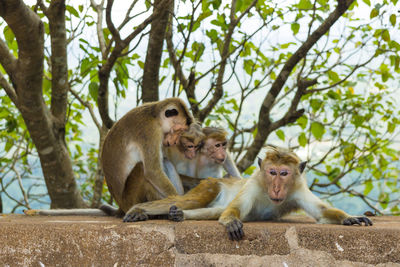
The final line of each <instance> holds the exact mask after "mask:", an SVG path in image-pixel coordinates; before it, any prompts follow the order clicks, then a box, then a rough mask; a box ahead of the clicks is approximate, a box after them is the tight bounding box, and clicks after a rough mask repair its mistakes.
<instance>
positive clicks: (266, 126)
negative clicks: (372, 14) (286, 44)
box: [238, 0, 354, 171]
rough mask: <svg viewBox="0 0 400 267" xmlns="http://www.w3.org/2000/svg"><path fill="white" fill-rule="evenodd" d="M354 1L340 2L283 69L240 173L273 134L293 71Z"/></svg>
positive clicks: (262, 111)
mask: <svg viewBox="0 0 400 267" xmlns="http://www.w3.org/2000/svg"><path fill="white" fill-rule="evenodd" d="M353 1H354V0H339V1H338V5H337V7H336V8H335V10H334V11H333V12H332V13H331V14H330V15H329V16H328V17H327V18H326V19H325V21H324V22H323V23H322V24H321V25H320V26H319V27H318V28H317V29H316V30H315V31H314V32H313V33H312V34H311V35H310V36H309V37H308V38H307V40H306V41H305V42H304V43H303V44H302V45H301V46H300V47H299V48H298V49H297V51H296V52H295V53H294V54H293V55H292V56H291V57H290V58H289V59H288V61H287V62H286V63H285V65H284V66H283V67H282V70H281V71H280V73H279V75H278V77H277V78H276V80H275V81H274V83H273V84H272V86H271V89H270V90H269V92H268V94H267V96H266V97H265V98H264V101H263V103H262V106H261V108H260V112H259V117H258V131H257V134H256V137H255V138H254V141H253V143H252V144H251V146H250V147H249V149H248V150H247V153H246V154H245V156H244V157H243V158H242V160H241V161H240V162H239V164H238V167H239V170H240V171H243V170H245V169H247V168H248V167H249V166H250V165H251V164H252V163H253V161H254V159H255V158H256V156H257V155H258V153H259V152H260V150H261V148H262V147H263V145H264V143H265V141H266V140H267V138H268V135H269V134H270V133H271V131H270V126H271V123H272V122H271V118H270V112H271V109H272V107H273V103H274V102H275V99H276V97H277V96H278V94H279V93H280V92H281V90H282V88H283V86H284V84H285V83H286V81H287V80H288V78H289V76H290V74H291V72H292V70H293V69H294V67H295V66H296V65H297V63H298V62H299V61H300V60H301V59H303V58H304V57H305V56H306V55H307V53H308V51H309V50H310V49H311V47H312V46H313V45H314V44H315V43H316V42H317V41H318V40H319V39H320V38H321V37H322V36H323V35H324V34H325V33H326V32H328V31H329V29H330V28H331V27H332V25H333V24H334V23H335V22H336V21H337V20H338V19H339V18H340V17H341V16H342V15H343V14H344V12H345V11H346V10H347V9H348V8H349V6H350V5H351V4H352V2H353Z"/></svg>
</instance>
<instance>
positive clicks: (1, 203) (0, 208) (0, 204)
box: [0, 193, 3, 214]
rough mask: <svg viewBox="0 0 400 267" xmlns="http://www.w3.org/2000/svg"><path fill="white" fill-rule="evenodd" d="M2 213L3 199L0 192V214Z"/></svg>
mask: <svg viewBox="0 0 400 267" xmlns="http://www.w3.org/2000/svg"><path fill="white" fill-rule="evenodd" d="M1 213H3V201H2V200H1V193H0V214H1Z"/></svg>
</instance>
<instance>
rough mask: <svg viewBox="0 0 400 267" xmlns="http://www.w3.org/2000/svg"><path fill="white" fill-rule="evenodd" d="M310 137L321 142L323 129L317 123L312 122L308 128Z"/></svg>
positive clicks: (322, 126)
mask: <svg viewBox="0 0 400 267" xmlns="http://www.w3.org/2000/svg"><path fill="white" fill-rule="evenodd" d="M310 129H311V133H312V135H313V136H314V137H315V138H316V139H317V140H321V139H322V136H323V135H324V133H325V127H324V125H322V124H321V123H319V122H313V123H311V126H310Z"/></svg>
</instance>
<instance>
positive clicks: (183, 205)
mask: <svg viewBox="0 0 400 267" xmlns="http://www.w3.org/2000/svg"><path fill="white" fill-rule="evenodd" d="M268 166H273V167H271V168H272V169H271V168H270V169H267V168H266V167H268ZM267 171H268V172H267ZM302 171H303V168H302V167H300V160H299V158H298V157H297V155H296V154H294V153H293V152H290V151H286V150H283V149H278V148H274V149H272V150H270V151H268V152H267V154H266V157H265V159H264V160H263V161H262V163H261V169H260V170H258V171H256V173H255V174H254V175H253V176H252V177H251V178H249V179H214V178H208V179H206V180H204V181H202V182H201V183H200V184H199V185H198V186H197V187H195V188H194V189H192V190H191V191H189V192H188V193H187V194H186V195H183V196H170V197H168V198H166V199H164V200H159V201H154V202H148V203H143V204H137V205H135V206H134V207H133V208H132V214H135V213H137V214H138V215H141V217H140V216H134V217H130V218H125V221H137V220H142V219H146V218H148V217H146V214H150V215H157V214H167V213H168V212H169V215H170V216H171V218H172V219H173V220H181V219H183V218H189V219H214V218H216V217H218V216H219V215H220V217H219V222H220V223H221V224H223V225H224V226H225V227H226V229H227V231H228V234H229V237H230V238H231V239H233V240H239V239H241V238H243V236H244V232H243V224H242V222H241V221H249V220H274V219H278V218H280V217H282V216H283V215H285V214H287V213H289V212H291V211H294V210H297V209H304V210H305V211H306V212H307V213H308V214H310V215H311V216H312V217H314V218H315V219H316V220H318V221H319V222H321V223H336V224H345V225H352V224H362V223H364V224H365V225H366V226H367V225H372V222H371V221H370V220H369V219H368V218H366V217H362V216H361V217H354V216H350V215H348V214H347V213H345V212H344V211H341V210H339V209H335V208H331V207H329V206H328V205H327V204H325V203H324V202H322V201H321V200H320V199H319V198H318V197H316V196H315V195H313V194H312V193H311V191H310V190H309V189H308V187H307V184H306V181H305V178H304V175H301V174H300V172H302ZM268 179H272V180H274V183H275V184H274V183H268V182H267V180H268ZM272 186H274V188H278V187H279V186H282V188H281V190H278V191H276V192H271V187H272ZM272 191H273V190H272ZM232 194H233V197H234V198H233V200H232V201H230V203H226V201H229V200H230V199H232V198H230V197H229V196H232ZM277 197H279V198H277ZM171 206H172V207H171ZM224 206H225V207H226V208H225V210H224V209H223V207H224ZM170 207H171V208H170ZM179 209H182V210H183V211H181V210H179ZM180 213H182V215H180Z"/></svg>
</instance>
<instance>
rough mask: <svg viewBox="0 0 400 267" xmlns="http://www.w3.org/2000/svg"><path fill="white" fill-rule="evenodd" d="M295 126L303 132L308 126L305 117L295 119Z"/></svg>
mask: <svg viewBox="0 0 400 267" xmlns="http://www.w3.org/2000/svg"><path fill="white" fill-rule="evenodd" d="M297 124H298V125H299V126H300V127H301V128H302V129H303V130H304V129H305V128H306V127H307V124H308V118H307V116H305V115H303V116H301V117H300V118H298V119H297Z"/></svg>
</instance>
